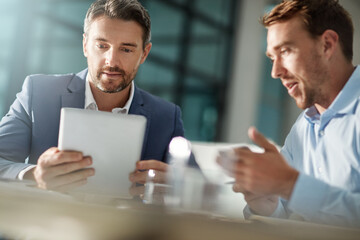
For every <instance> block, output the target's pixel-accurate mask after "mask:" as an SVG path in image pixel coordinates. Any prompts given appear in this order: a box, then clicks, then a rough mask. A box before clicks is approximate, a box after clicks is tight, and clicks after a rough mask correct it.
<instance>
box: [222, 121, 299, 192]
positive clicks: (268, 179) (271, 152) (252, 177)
mask: <svg viewBox="0 0 360 240" xmlns="http://www.w3.org/2000/svg"><path fill="white" fill-rule="evenodd" d="M248 134H249V137H250V139H251V140H252V141H253V142H254V143H256V144H257V145H259V146H260V147H262V148H264V153H255V152H252V151H251V150H250V149H248V148H237V149H234V151H235V154H236V159H235V160H233V162H232V164H229V160H226V159H221V158H219V159H218V163H219V164H220V165H221V166H223V167H224V168H225V169H226V170H227V171H229V172H230V173H231V175H232V176H234V177H235V184H236V186H237V187H238V188H241V189H242V192H245V193H246V192H248V193H252V194H254V195H257V196H268V195H279V196H281V197H283V198H284V199H289V198H290V196H291V193H292V190H293V187H294V185H295V182H296V179H297V177H298V175H299V173H298V172H297V171H296V170H295V169H293V168H291V167H290V166H289V165H288V164H287V162H286V161H285V159H284V158H283V156H282V155H281V154H280V153H279V151H278V150H277V148H276V146H275V145H274V144H272V143H270V142H269V141H268V140H267V139H266V138H265V137H264V136H263V135H261V134H260V133H259V132H258V131H257V130H256V129H255V128H253V127H252V128H250V129H249V132H248Z"/></svg>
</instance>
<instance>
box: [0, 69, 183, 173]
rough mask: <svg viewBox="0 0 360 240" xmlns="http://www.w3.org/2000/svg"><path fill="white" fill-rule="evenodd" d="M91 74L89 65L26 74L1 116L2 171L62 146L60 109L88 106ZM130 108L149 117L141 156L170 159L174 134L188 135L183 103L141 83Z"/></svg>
mask: <svg viewBox="0 0 360 240" xmlns="http://www.w3.org/2000/svg"><path fill="white" fill-rule="evenodd" d="M86 75H87V69H85V70H84V71H82V72H80V73H78V74H68V75H32V76H28V77H27V78H26V79H25V81H24V84H23V87H22V91H21V92H20V93H18V94H17V95H16V100H15V101H14V103H13V104H12V106H11V107H10V110H9V112H8V113H7V114H6V115H5V116H4V117H3V118H2V120H1V122H0V177H5V178H16V177H17V175H18V173H19V172H20V171H21V170H22V169H24V168H26V167H27V166H29V164H36V163H37V160H38V158H39V156H40V155H41V154H42V153H43V152H44V151H45V150H47V149H48V148H50V147H54V146H57V143H58V132H59V122H60V110H61V108H63V107H73V108H84V104H85V103H84V102H85V78H86ZM129 114H137V115H143V116H145V117H146V119H147V127H146V133H145V139H144V145H143V149H142V154H141V159H142V160H146V159H157V160H161V161H164V162H165V161H166V153H167V147H168V144H169V142H170V141H171V139H172V138H173V137H175V136H183V135H184V129H183V124H182V120H181V112H180V108H179V107H178V106H176V105H175V104H172V103H169V102H166V101H164V100H162V99H161V98H158V97H155V96H153V95H151V94H149V93H147V92H145V91H143V90H141V89H139V88H137V87H136V88H135V94H134V99H133V102H132V104H131V106H130V110H129ZM99 127H101V126H99Z"/></svg>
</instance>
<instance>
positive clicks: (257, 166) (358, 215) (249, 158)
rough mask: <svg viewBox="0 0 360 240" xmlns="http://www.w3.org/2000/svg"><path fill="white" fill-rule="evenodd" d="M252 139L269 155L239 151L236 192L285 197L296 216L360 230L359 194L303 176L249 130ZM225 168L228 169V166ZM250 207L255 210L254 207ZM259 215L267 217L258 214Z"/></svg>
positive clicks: (256, 134)
mask: <svg viewBox="0 0 360 240" xmlns="http://www.w3.org/2000/svg"><path fill="white" fill-rule="evenodd" d="M249 136H250V138H251V139H252V140H253V141H254V142H255V143H256V144H258V145H259V146H261V147H263V148H264V150H265V152H264V153H254V152H251V151H250V150H248V149H236V153H237V159H236V161H235V163H234V168H233V170H232V173H233V174H234V175H235V178H236V183H235V184H234V188H235V189H234V190H236V189H237V190H239V191H241V192H245V194H246V193H247V192H249V193H252V194H256V195H259V196H269V195H278V196H281V197H282V198H283V199H285V200H289V202H288V204H287V207H288V208H289V209H290V210H291V211H293V213H295V214H298V215H300V216H302V217H303V218H304V219H305V220H308V221H313V222H319V223H326V224H336V225H347V226H360V194H359V193H355V192H349V191H346V190H344V189H341V188H336V187H333V186H330V185H329V184H327V183H324V182H322V181H320V180H318V179H315V178H313V177H311V176H308V175H305V174H301V173H299V172H298V171H296V170H295V169H294V168H292V167H290V166H289V165H288V164H287V163H286V161H285V159H284V158H283V156H282V155H281V154H280V153H279V152H278V151H277V149H276V148H275V146H273V145H272V144H271V143H270V142H269V141H267V140H266V138H265V137H264V136H262V135H261V134H260V133H258V132H257V131H256V130H255V129H250V130H249ZM220 163H221V162H220ZM221 164H222V165H223V166H226V164H225V163H221ZM227 165H228V163H227ZM354 180H355V179H354ZM249 205H250V208H251V207H252V206H251V204H249ZM261 209H264V208H260V210H261ZM273 209H274V210H275V208H273ZM257 210H259V209H257ZM255 212H258V213H259V214H263V213H262V212H259V211H256V210H255Z"/></svg>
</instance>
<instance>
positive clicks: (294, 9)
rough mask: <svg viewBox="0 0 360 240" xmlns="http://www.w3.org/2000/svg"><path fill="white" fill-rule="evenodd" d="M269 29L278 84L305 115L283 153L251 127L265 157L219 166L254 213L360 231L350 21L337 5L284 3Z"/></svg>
mask: <svg viewBox="0 0 360 240" xmlns="http://www.w3.org/2000/svg"><path fill="white" fill-rule="evenodd" d="M263 24H264V26H265V27H266V28H267V29H268V34H267V43H268V46H267V53H266V54H267V56H268V57H269V58H270V59H271V60H272V62H273V68H272V77H273V78H280V79H281V81H282V83H283V85H284V86H285V87H286V88H287V90H288V93H289V95H290V96H291V97H292V98H294V100H295V101H296V104H297V106H298V107H299V108H301V109H304V110H305V111H304V112H303V113H302V114H301V115H300V116H299V118H298V120H297V121H296V123H295V124H294V126H293V127H292V129H291V131H290V133H289V135H288V137H287V139H286V141H285V145H284V147H283V148H282V150H281V153H279V152H278V150H277V149H276V147H275V146H274V145H273V144H272V143H270V142H269V141H268V140H267V139H266V138H265V137H264V136H262V135H261V134H260V133H259V132H257V131H256V129H254V128H250V129H249V137H250V138H251V139H252V140H253V141H254V142H255V143H256V144H258V145H259V146H261V147H263V148H264V150H265V151H264V153H254V152H251V151H250V150H249V149H247V148H238V149H235V152H236V154H237V155H236V156H237V159H235V161H234V164H233V165H232V166H231V167H227V166H229V163H228V162H227V161H228V160H225V159H219V163H220V164H221V165H223V166H224V167H225V168H228V170H229V171H231V172H232V174H233V176H235V179H236V182H235V184H234V186H233V189H234V191H236V192H242V193H244V196H245V200H246V201H247V203H248V207H247V209H248V211H250V212H251V213H253V214H259V215H266V216H273V217H292V216H296V217H297V218H299V217H301V219H304V220H306V221H312V222H320V223H326V224H336V225H345V226H353V227H359V226H360V105H359V97H360V67H354V65H353V64H352V57H353V52H352V51H353V50H352V44H353V24H352V20H351V18H350V16H349V14H348V13H347V12H346V11H345V10H344V9H343V7H342V6H340V5H339V3H338V2H337V1H336V0H316V1H315V0H293V1H290V0H285V1H283V2H282V3H280V4H279V5H277V6H276V7H275V8H274V9H273V10H272V11H271V12H270V13H268V14H266V15H265V16H264V17H263Z"/></svg>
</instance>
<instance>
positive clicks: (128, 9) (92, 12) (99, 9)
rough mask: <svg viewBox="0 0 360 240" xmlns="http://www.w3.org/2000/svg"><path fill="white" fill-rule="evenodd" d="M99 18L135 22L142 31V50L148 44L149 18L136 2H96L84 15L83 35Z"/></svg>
mask: <svg viewBox="0 0 360 240" xmlns="http://www.w3.org/2000/svg"><path fill="white" fill-rule="evenodd" d="M100 16H106V17H109V18H115V19H121V20H125V21H135V22H137V23H138V24H140V26H141V27H142V29H143V48H145V46H146V45H147V44H148V43H150V39H151V32H150V31H151V20H150V16H149V13H148V12H147V10H146V9H145V8H144V7H143V6H142V5H141V4H140V3H139V2H138V1H137V0H96V1H95V2H93V3H92V4H91V6H90V8H89V10H88V11H87V13H86V17H85V20H84V33H85V34H87V32H88V31H89V28H90V25H91V23H92V21H94V19H95V18H97V17H100Z"/></svg>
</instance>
